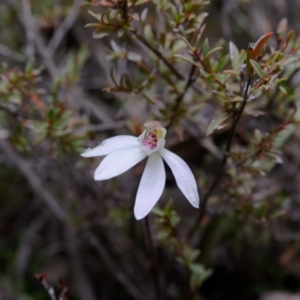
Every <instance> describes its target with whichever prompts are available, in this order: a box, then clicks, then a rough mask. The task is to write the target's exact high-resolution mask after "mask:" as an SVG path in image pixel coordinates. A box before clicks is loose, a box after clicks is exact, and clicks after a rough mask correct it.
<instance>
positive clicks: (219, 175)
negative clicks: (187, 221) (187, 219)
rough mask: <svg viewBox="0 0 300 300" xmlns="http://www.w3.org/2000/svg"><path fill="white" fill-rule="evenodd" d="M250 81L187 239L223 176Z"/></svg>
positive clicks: (203, 213)
mask: <svg viewBox="0 0 300 300" xmlns="http://www.w3.org/2000/svg"><path fill="white" fill-rule="evenodd" d="M251 80H252V77H251V76H248V80H247V84H246V89H245V93H244V98H243V102H242V105H241V107H240V109H239V110H238V112H237V113H236V115H235V116H234V117H233V122H232V125H231V128H230V131H229V136H228V140H227V145H226V149H225V152H224V154H223V158H222V160H221V163H220V166H219V170H218V172H217V175H216V177H215V178H214V180H213V182H212V184H211V186H210V187H209V189H208V191H207V193H206V194H205V196H204V197H203V199H202V200H201V204H200V214H199V216H198V218H197V220H196V222H195V225H194V226H193V227H192V228H191V230H190V231H189V233H188V235H187V237H188V239H190V238H191V237H192V236H193V234H194V232H195V230H196V229H197V227H198V225H199V223H200V222H201V221H202V219H203V217H204V215H205V211H206V206H207V202H208V199H209V198H210V196H211V195H212V193H213V192H214V190H215V188H216V187H217V186H218V184H219V182H220V180H221V178H222V176H223V173H224V167H225V165H226V163H227V159H228V157H229V155H230V149H231V146H232V142H233V138H234V135H235V131H236V128H237V125H238V123H239V121H240V119H241V116H242V114H243V111H244V109H245V106H246V103H247V96H248V91H249V87H250V85H251Z"/></svg>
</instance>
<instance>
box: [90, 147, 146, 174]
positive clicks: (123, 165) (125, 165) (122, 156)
mask: <svg viewBox="0 0 300 300" xmlns="http://www.w3.org/2000/svg"><path fill="white" fill-rule="evenodd" d="M145 157H146V154H145V153H144V152H143V151H142V150H141V147H140V146H138V147H130V148H124V149H119V150H116V151H114V152H112V153H110V154H108V155H107V156H106V157H105V158H104V159H103V160H102V162H101V163H100V165H99V167H98V168H97V169H96V171H95V174H94V179H95V180H105V179H110V178H112V177H115V176H118V175H120V174H122V173H124V172H125V171H127V170H128V169H130V168H131V167H133V166H134V165H136V164H137V163H138V162H140V161H141V160H142V159H143V158H145Z"/></svg>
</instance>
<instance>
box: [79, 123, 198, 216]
mask: <svg viewBox="0 0 300 300" xmlns="http://www.w3.org/2000/svg"><path fill="white" fill-rule="evenodd" d="M144 126H145V127H146V130H145V131H144V132H143V133H142V134H141V135H140V136H139V137H138V138H137V137H134V136H130V135H120V136H116V137H112V138H109V139H106V140H104V141H103V142H102V143H101V144H100V145H99V146H97V147H95V148H93V149H87V150H86V151H85V152H84V153H82V154H81V155H82V156H83V157H94V156H102V155H107V156H106V157H105V158H104V159H103V160H102V162H101V163H100V165H99V166H98V168H97V169H96V170H95V174H94V179H95V180H106V179H110V178H112V177H115V176H117V175H120V174H122V173H123V172H125V171H127V170H128V169H129V168H131V167H133V166H134V165H136V164H137V163H138V162H140V161H141V160H142V159H144V158H145V157H147V156H148V157H149V158H148V161H147V164H146V167H145V170H144V173H143V175H142V179H141V182H140V185H139V188H138V191H137V195H136V200H135V206H134V215H135V217H136V219H137V220H140V219H142V218H144V217H145V216H146V215H147V214H148V213H149V212H150V211H151V209H152V208H153V207H154V205H155V204H156V202H157V201H158V199H159V198H160V196H161V195H162V192H163V189H164V186H165V182H166V172H165V168H164V163H163V159H164V160H165V162H166V163H167V164H168V165H169V167H170V169H171V170H172V172H173V174H174V177H175V180H176V183H177V185H178V187H179V188H180V190H181V191H182V193H183V194H184V195H185V197H186V198H187V199H188V200H189V202H190V203H191V204H192V205H193V206H194V207H196V208H198V207H199V195H198V191H197V184H196V180H195V178H194V176H193V174H192V172H191V170H190V168H189V167H188V165H187V164H186V163H185V162H184V161H183V160H182V159H181V158H180V157H179V156H177V155H176V154H174V153H172V152H170V151H169V150H167V149H165V148H164V146H165V135H166V132H167V131H166V129H165V128H163V127H162V126H161V125H160V123H159V122H157V121H150V122H147V123H146V124H145V125H144Z"/></svg>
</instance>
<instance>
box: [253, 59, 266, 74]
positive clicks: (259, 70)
mask: <svg viewBox="0 0 300 300" xmlns="http://www.w3.org/2000/svg"><path fill="white" fill-rule="evenodd" d="M250 63H251V66H252V67H253V69H254V70H255V72H256V74H257V75H258V76H259V77H260V78H261V79H264V78H266V77H267V76H268V73H267V72H265V71H263V70H262V68H261V67H260V65H259V64H258V62H256V61H255V60H254V59H250Z"/></svg>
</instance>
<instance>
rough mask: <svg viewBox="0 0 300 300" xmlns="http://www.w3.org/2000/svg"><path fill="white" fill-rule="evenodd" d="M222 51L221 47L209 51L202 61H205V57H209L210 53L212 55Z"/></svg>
mask: <svg viewBox="0 0 300 300" xmlns="http://www.w3.org/2000/svg"><path fill="white" fill-rule="evenodd" d="M222 49H223V47H220V46H218V47H215V48H213V49H211V50H210V51H209V52H208V53H207V54H206V55H205V57H204V60H205V59H206V58H207V57H209V56H210V55H211V54H212V53H214V52H216V51H219V50H222Z"/></svg>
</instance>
